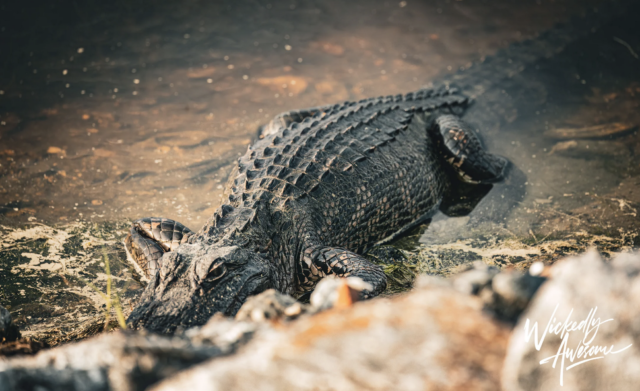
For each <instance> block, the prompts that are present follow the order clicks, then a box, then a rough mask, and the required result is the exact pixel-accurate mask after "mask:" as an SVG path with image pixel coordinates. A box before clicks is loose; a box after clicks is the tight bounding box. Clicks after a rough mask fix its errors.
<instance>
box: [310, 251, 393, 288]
mask: <svg viewBox="0 0 640 391" xmlns="http://www.w3.org/2000/svg"><path fill="white" fill-rule="evenodd" d="M301 266H302V270H301V273H302V275H301V276H300V277H301V278H300V280H301V284H302V285H303V286H305V287H309V288H310V287H312V286H313V285H315V282H317V281H318V280H319V279H320V278H322V277H324V276H326V275H329V274H334V275H336V276H338V277H343V278H346V277H360V278H361V279H362V280H364V281H365V282H368V283H369V284H371V286H372V287H373V288H372V289H371V290H370V291H369V290H364V291H362V295H363V299H368V298H370V297H375V296H378V295H379V294H380V293H382V292H383V291H384V290H385V289H386V288H387V277H386V276H385V274H384V272H383V271H382V268H381V267H380V266H377V265H375V264H373V263H371V262H369V261H368V260H366V259H365V258H364V257H362V256H360V255H358V254H356V253H354V252H351V251H348V250H344V249H341V248H335V247H321V246H316V247H309V248H307V249H306V250H305V251H304V253H303V255H302V263H301Z"/></svg>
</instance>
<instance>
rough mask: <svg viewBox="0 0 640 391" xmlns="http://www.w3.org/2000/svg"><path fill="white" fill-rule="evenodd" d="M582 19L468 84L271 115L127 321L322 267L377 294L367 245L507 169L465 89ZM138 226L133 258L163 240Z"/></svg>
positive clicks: (532, 55) (175, 312)
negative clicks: (222, 197) (472, 122)
mask: <svg viewBox="0 0 640 391" xmlns="http://www.w3.org/2000/svg"><path fill="white" fill-rule="evenodd" d="M596 16H602V12H600V13H599V14H597V15H596ZM592 17H593V16H592ZM605 19H606V18H605ZM583 25H586V26H589V28H591V27H593V26H594V25H596V24H595V22H594V21H593V20H590V19H585V20H579V21H577V22H574V23H573V24H571V25H570V26H569V27H567V28H562V29H555V30H552V31H551V32H549V33H547V34H545V35H543V36H542V37H541V38H540V39H539V40H535V41H529V42H525V43H522V44H518V45H516V46H514V47H513V48H512V49H511V50H506V51H503V52H501V53H500V54H499V55H497V56H496V57H495V58H494V59H492V60H489V61H487V62H486V63H485V64H481V65H476V66H474V67H473V68H472V69H470V70H468V71H467V72H466V73H464V74H458V75H455V76H454V77H453V79H455V80H457V84H459V85H460V86H461V90H457V89H455V88H449V83H448V82H443V83H441V84H440V86H439V87H434V88H428V89H423V90H420V91H417V92H415V93H409V94H406V95H398V96H388V97H381V98H374V99H367V100H363V101H360V102H345V103H342V104H337V105H335V106H323V107H319V108H313V109H307V110H301V111H294V112H289V113H284V114H282V115H280V116H278V117H276V118H275V119H274V120H273V121H272V122H271V123H270V124H269V125H267V126H266V127H265V128H264V130H265V133H266V134H267V135H266V137H265V138H264V139H262V140H260V141H258V142H257V143H255V144H254V145H253V146H252V147H251V148H250V149H249V150H248V151H247V153H246V154H245V155H244V156H243V157H242V158H240V159H239V161H238V165H237V168H236V173H235V175H234V176H233V181H232V183H231V184H230V186H229V189H228V190H229V193H230V194H229V198H228V200H227V202H225V203H224V204H223V205H222V206H221V207H220V208H219V209H218V210H217V212H216V213H215V214H214V215H213V216H212V217H211V219H210V220H209V221H208V222H207V224H206V225H205V226H204V227H203V228H202V229H201V230H200V231H199V232H198V233H197V234H193V235H191V234H190V232H186V231H184V232H185V233H186V236H187V237H188V240H187V243H183V244H181V245H180V246H178V247H177V248H176V249H172V251H168V252H164V253H163V254H164V255H162V258H157V259H155V260H154V262H157V263H158V264H159V271H158V272H157V273H155V274H150V275H149V276H148V277H149V278H150V283H149V286H148V287H147V289H146V291H145V293H144V294H143V296H142V297H141V299H140V303H139V305H138V306H137V307H136V309H135V310H134V311H133V313H132V314H131V316H130V318H129V322H130V324H131V325H132V326H133V327H145V328H147V329H150V330H154V331H159V332H165V333H171V332H173V331H175V330H176V328H178V327H180V328H186V327H191V326H194V325H200V324H203V323H204V322H206V321H207V320H208V319H209V318H210V317H211V315H213V314H214V313H216V312H222V313H224V314H226V315H233V314H235V313H236V312H237V311H238V309H239V308H240V306H241V305H242V303H243V302H244V301H245V299H246V298H247V297H248V296H250V295H253V294H257V293H259V292H262V291H263V290H265V289H269V288H275V289H277V290H279V291H280V292H283V293H288V294H292V295H300V294H302V293H303V292H306V291H309V290H311V289H313V287H314V285H315V283H317V281H318V280H319V279H321V278H322V277H323V276H325V275H328V274H334V275H337V276H340V277H347V276H357V277H360V278H362V279H363V280H365V281H366V282H368V283H370V284H371V285H372V287H373V288H372V290H370V291H365V292H364V293H363V294H364V296H365V297H372V296H375V295H377V294H379V293H380V292H382V291H383V290H384V289H385V287H386V278H385V276H384V273H383V272H382V270H381V269H380V268H379V267H378V266H376V265H374V264H372V263H370V262H368V261H367V260H366V259H365V258H363V257H362V256H361V254H363V253H365V252H366V251H367V250H368V249H369V248H371V247H372V246H374V245H375V244H376V243H379V242H381V241H383V240H386V239H390V238H392V237H393V236H394V235H397V234H399V233H402V232H404V231H406V230H407V229H410V228H411V227H413V226H415V225H416V224H419V223H421V222H422V221H424V220H425V219H427V218H429V217H430V216H431V215H432V214H433V213H435V212H436V211H437V210H438V208H439V207H441V206H442V209H443V211H445V212H447V211H455V210H459V208H456V204H455V202H452V200H454V199H457V197H458V196H457V194H458V193H460V192H461V191H462V190H461V189H463V188H464V186H463V182H467V183H479V184H486V183H491V182H493V181H496V180H499V179H500V178H501V177H502V175H503V172H504V168H505V166H506V161H505V160H504V159H502V158H499V157H496V156H494V155H491V154H489V153H487V152H485V151H484V150H483V149H482V147H481V145H480V142H479V140H478V139H477V137H476V135H475V134H474V132H473V130H472V129H471V128H470V127H469V126H468V125H467V124H465V123H464V122H463V121H461V120H460V118H459V117H461V116H462V115H464V113H465V111H466V109H467V108H468V107H469V105H470V102H471V98H472V97H477V96H478V95H481V94H482V93H483V92H484V91H485V90H487V88H488V86H489V85H491V84H496V83H497V82H499V81H500V80H502V79H504V78H507V77H509V76H510V75H511V74H512V73H514V72H517V71H518V70H521V69H523V68H524V67H525V66H526V65H528V64H530V63H532V62H533V61H535V60H537V59H539V58H541V57H544V56H546V55H548V53H550V52H553V51H557V50H558V49H561V48H563V47H564V46H565V45H567V44H568V43H570V42H571V41H572V40H574V39H576V38H578V37H579V36H581V35H582V31H583V30H581V29H580V28H579V27H581V26H582V27H584V26H583ZM485 186H486V185H485ZM136 224H137V225H138V226H140V224H141V223H139V222H137V223H134V229H132V232H131V239H129V240H128V247H129V248H130V250H132V251H131V252H132V253H136V251H137V254H138V257H139V254H141V253H144V251H141V250H136V247H135V246H133V245H134V244H136V243H138V244H141V245H142V247H144V246H151V245H153V243H154V242H155V241H154V239H153V238H151V237H150V236H149V234H148V233H147V234H145V232H148V231H149V230H148V229H147V230H145V229H139V228H136V226H135V225H136ZM180 229H182V228H180ZM181 232H182V231H181ZM180 240H181V241H182V236H181V237H180ZM156 248H158V247H156ZM163 251H166V249H163ZM134 255H135V254H134ZM138 259H139V260H140V258H138ZM141 261H142V262H139V263H141V264H143V263H144V262H149V261H150V260H149V259H146V258H145V259H142V260H141ZM149 270H150V268H147V270H146V271H145V272H148V271H149Z"/></svg>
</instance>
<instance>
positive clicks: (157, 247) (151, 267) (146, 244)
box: [124, 217, 193, 280]
mask: <svg viewBox="0 0 640 391" xmlns="http://www.w3.org/2000/svg"><path fill="white" fill-rule="evenodd" d="M191 235H193V231H191V230H190V229H189V228H187V227H185V226H184V225H182V224H180V223H179V222H177V221H174V220H171V219H165V218H163V217H146V218H144V219H139V220H136V221H134V222H133V223H132V224H131V230H130V231H129V235H127V237H126V238H125V240H124V243H125V247H126V249H127V252H128V254H129V256H130V257H131V259H132V261H133V262H134V264H136V265H137V266H138V269H140V270H138V271H139V272H142V274H143V276H144V277H145V278H146V279H147V280H148V279H150V278H151V277H153V276H154V275H155V273H156V271H157V270H158V269H159V268H160V266H161V265H160V259H161V258H162V256H163V255H164V253H166V252H169V251H173V250H175V249H176V248H177V247H178V246H179V245H181V244H182V243H186V242H187V240H188V239H189V237H191Z"/></svg>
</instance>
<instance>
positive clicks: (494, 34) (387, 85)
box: [0, 0, 640, 333]
mask: <svg viewBox="0 0 640 391" xmlns="http://www.w3.org/2000/svg"><path fill="white" fill-rule="evenodd" d="M103 3H104V2H98V1H86V2H80V3H73V2H62V3H57V4H49V3H44V2H43V3H41V4H38V3H35V5H36V6H35V7H34V4H15V3H12V4H3V5H0V11H2V12H1V13H3V14H5V15H11V16H12V17H11V18H10V19H4V20H2V21H1V22H0V41H1V42H2V44H1V45H2V46H0V51H1V53H2V55H0V67H1V68H0V69H1V72H0V225H2V227H3V228H2V229H3V233H4V239H3V241H2V242H1V243H0V244H1V245H2V246H1V247H0V252H1V253H0V254H1V255H0V257H1V261H0V262H1V263H0V281H2V286H1V287H0V303H2V304H3V305H5V306H7V307H11V308H10V310H11V312H12V313H13V314H14V317H16V318H18V319H19V324H20V325H21V327H23V328H24V329H25V330H27V333H28V332H29V331H30V330H31V331H32V332H33V333H36V332H39V331H41V330H43V329H51V328H56V327H58V328H60V327H62V326H60V324H54V323H52V322H53V321H51V322H49V323H47V322H46V321H45V320H43V319H48V317H47V316H44V315H43V313H54V312H55V310H56V309H60V308H64V307H65V306H71V307H73V309H74V310H73V311H76V309H77V311H79V312H77V313H83V314H86V316H89V317H93V318H92V319H94V318H95V319H97V318H99V317H100V316H102V315H101V311H102V305H103V304H104V300H103V299H102V298H101V297H100V296H99V295H97V294H95V292H94V291H92V290H91V289H89V288H87V286H85V285H86V284H85V285H83V283H82V281H80V280H77V281H75V282H74V281H71V282H69V281H67V282H65V280H64V278H66V277H64V276H67V275H75V276H77V275H79V274H82V273H85V275H84V277H83V278H84V279H85V280H88V281H93V282H94V283H95V284H96V285H97V286H98V287H99V288H100V289H105V288H106V287H105V279H104V273H103V270H102V268H103V267H104V266H102V265H101V262H102V261H101V259H102V258H103V254H102V252H101V250H100V248H102V247H104V248H107V249H108V252H109V257H110V259H112V262H113V263H114V265H115V266H114V269H113V270H112V272H113V273H114V275H117V277H118V278H119V279H118V280H117V282H116V285H117V286H118V289H120V290H121V291H122V292H123V295H124V293H126V291H127V290H131V289H134V288H136V287H140V285H139V284H138V283H137V282H136V281H135V278H134V277H135V274H134V273H132V271H131V270H129V268H128V266H127V265H126V262H124V261H123V252H122V246H121V244H120V240H121V238H122V236H123V234H124V228H125V227H126V222H127V221H130V220H131V219H135V218H139V217H144V216H151V215H153V216H164V217H169V218H173V219H176V220H178V221H181V222H182V223H184V224H185V225H187V226H189V227H190V228H192V229H194V230H197V229H199V228H200V227H201V226H202V225H203V223H204V222H205V220H206V219H207V218H208V217H209V216H210V215H211V214H212V213H213V211H214V210H215V209H216V207H217V206H218V205H219V203H220V201H221V197H222V189H223V186H224V184H225V182H226V180H227V176H228V174H229V172H230V170H231V167H232V165H233V162H234V161H235V159H236V158H237V157H238V156H239V155H240V154H242V153H243V152H244V151H245V150H246V148H247V146H248V145H249V144H250V143H251V141H252V139H254V138H255V136H256V129H257V128H258V126H260V125H261V124H263V123H265V122H267V121H268V120H269V119H270V118H272V117H273V116H274V115H276V114H278V113H280V112H282V111H288V110H292V109H297V108H304V107H311V106H317V105H321V104H329V103H335V102H339V101H343V100H357V99H362V98H366V97H371V96H378V95H390V94H397V93H404V92H408V91H412V90H415V89H417V88H419V87H420V86H423V85H426V84H428V83H429V82H430V81H432V80H434V78H435V77H437V76H438V75H441V74H443V73H446V72H447V71H451V70H455V69H457V68H459V67H460V66H463V65H465V64H467V63H468V62H469V61H472V60H475V59H477V58H479V57H481V56H484V55H490V54H491V53H494V52H495V51H496V50H497V49H499V48H501V47H505V46H506V45H508V43H511V42H515V41H520V40H522V39H524V38H526V37H529V36H532V35H534V34H535V33H536V32H538V31H542V30H544V29H546V28H548V27H550V26H552V25H553V24H554V23H555V22H557V21H561V20H565V19H566V18H567V17H568V16H569V15H572V14H575V13H576V12H578V11H579V10H580V9H581V8H582V7H583V6H584V5H586V4H587V3H590V4H595V3H597V1H589V2H585V1H578V0H575V1H553V2H550V1H538V2H535V1H531V2H509V1H492V2H489V1H479V0H478V1H469V0H464V1H457V0H456V1H453V0H451V1H421V2H418V1H407V2H404V1H403V2H397V1H387V2H385V1H377V0H376V1H372V0H367V1H364V0H363V1H349V2H338V1H322V2H320V1H315V2H313V1H286V2H275V1H274V2H271V3H270V4H268V3H267V2H257V1H233V2H231V1H228V2H222V1H218V2H199V1H181V2H163V3H162V4H158V3H157V2H150V1H140V0H136V1H129V2H125V1H120V2H113V3H111V2H108V3H109V4H103ZM629 19H631V18H629ZM634 29H635V30H634ZM637 53H640V34H638V30H637V27H633V21H631V20H624V19H621V20H620V21H619V22H618V23H614V24H613V25H612V26H610V27H607V28H605V29H604V30H602V31H600V32H598V33H596V34H595V35H593V36H590V37H588V38H585V39H583V40H581V41H580V42H577V43H576V44H575V45H573V46H571V47H570V48H568V50H567V51H565V53H563V54H562V55H561V56H559V57H558V58H557V59H556V58H554V59H551V60H549V61H543V62H541V63H540V64H538V66H537V68H533V69H530V70H527V71H525V73H523V74H522V75H520V76H519V77H518V78H516V80H514V81H513V83H512V84H509V83H507V84H506V85H505V87H504V89H505V94H507V95H509V98H508V99H505V102H507V103H508V104H507V103H505V107H504V110H505V115H504V117H505V118H504V119H505V120H504V121H501V122H499V123H491V124H486V123H485V124H483V126H482V128H481V129H480V131H481V133H482V135H483V138H484V141H485V143H486V145H487V147H488V148H489V149H490V150H491V151H494V152H496V153H498V154H501V155H503V156H505V157H507V158H509V159H510V160H511V161H512V162H513V164H514V166H516V167H517V168H518V169H519V170H520V171H521V172H522V173H523V174H524V176H526V178H525V179H524V187H523V188H521V190H523V194H519V193H518V190H517V189H516V190H514V188H513V186H511V187H510V185H511V184H510V183H507V184H500V185H497V186H496V187H495V188H494V189H493V190H492V192H491V193H490V194H489V195H488V196H487V198H486V199H485V200H483V202H482V203H481V204H480V205H479V206H478V207H477V208H476V209H475V210H474V212H473V213H472V214H471V215H470V216H467V217H458V218H445V217H444V216H443V215H438V216H436V217H435V218H434V221H433V222H432V223H431V224H430V225H428V226H424V227H422V229H421V230H420V232H416V233H415V235H414V236H412V237H409V238H407V239H405V240H404V242H403V243H401V247H402V248H406V249H411V250H412V252H411V253H410V254H409V255H410V256H413V257H418V259H422V260H423V261H424V262H423V266H424V270H423V271H428V272H434V270H439V269H442V268H444V269H446V270H447V273H448V271H450V270H454V269H455V267H457V266H458V265H459V264H460V263H463V261H464V262H468V261H470V260H474V259H484V260H485V261H487V260H488V261H489V262H494V263H495V264H498V265H501V266H516V267H526V265H528V264H529V263H530V261H532V260H534V259H543V260H548V261H553V260H555V259H557V257H558V256H559V255H560V254H563V253H566V252H570V251H581V250H583V249H584V248H586V247H588V246H591V245H595V246H598V247H599V248H600V249H601V250H602V251H616V250H621V249H628V248H632V247H634V246H638V245H639V242H638V235H637V229H638V223H639V219H640V216H638V209H639V208H640V169H639V168H638V167H639V166H640V164H639V163H640V158H639V157H638V156H640V136H639V135H638V132H637V126H638V125H639V124H640V118H639V116H638V112H640V111H639V110H638V107H639V105H640V74H639V73H638V71H637V70H638V66H639V65H640V60H639V59H638V57H637ZM476 110H482V102H479V105H477V108H476ZM471 118H473V117H471ZM594 124H602V125H604V128H602V129H591V130H589V129H588V127H589V126H592V125H594ZM616 126H620V127H621V128H620V129H622V130H624V131H620V132H617V133H614V134H612V135H609V136H602V135H603V134H604V133H603V132H606V131H607V130H609V131H610V130H611V129H614V130H615V129H617V128H616ZM563 129H564V130H563ZM503 200H505V201H503ZM510 201H517V203H516V204H515V206H514V207H513V209H512V211H511V213H510V214H508V215H502V214H499V213H498V214H495V213H494V211H495V209H496V205H500V204H502V203H504V204H507V203H509V202H510ZM487 216H489V217H487ZM505 219H506V220H505ZM94 223H97V224H98V225H95V224H94ZM54 226H55V227H56V228H55V231H54V228H52V227H54ZM56 232H57V233H56ZM96 232H102V235H103V236H104V237H105V238H106V237H108V239H100V240H103V242H100V243H101V244H100V245H99V246H97V247H96V246H92V245H90V244H89V245H87V244H86V243H95V242H96V239H95V238H96V237H97V236H96ZM56 235H58V236H56ZM60 235H62V236H64V237H63V238H62V237H59V236H60ZM55 238H58V239H60V240H58V239H55ZM92 238H93V239H92ZM56 240H58V242H60V241H62V242H64V243H75V242H77V243H76V247H74V246H72V245H70V244H69V245H67V246H66V247H65V246H62V247H57V248H62V249H63V250H62V251H59V252H58V253H53V255H52V252H51V246H53V247H54V249H55V248H56V247H55V246H54V243H58V242H56ZM92 240H93V242H92ZM74 241H75V242H74ZM39 243H40V244H39ZM83 243H85V244H84V247H83ZM38 246H40V247H38ZM86 246H89V247H88V248H90V249H91V250H90V251H89V250H87V249H86V248H85V247H86ZM81 248H82V249H81ZM474 249H475V250H474ZM479 249H481V250H479ZM474 251H475V252H474ZM33 254H36V255H33ZM461 254H462V255H464V254H467V255H468V256H461ZM469 254H471V255H469ZM70 258H73V260H70ZM67 261H68V262H67ZM523 261H526V262H523ZM67 265H75V266H73V267H67ZM74 268H75V269H74ZM27 271H28V273H27ZM21 273H22V274H21ZM27 274H28V276H27V277H28V278H25V275H27ZM444 274H446V273H444ZM63 277H64V278H63ZM15 283H20V284H25V285H28V289H23V288H20V287H19V286H17V285H15ZM55 291H64V292H71V293H73V294H74V295H76V296H69V297H68V298H66V299H64V300H61V299H60V298H59V297H58V296H55V297H52V296H51V295H52V292H55ZM92 292H93V293H92ZM71 293H70V294H71ZM124 296H126V295H124ZM124 296H123V297H124ZM85 300H86V301H85ZM123 300H125V301H126V297H124V299H123ZM34 302H39V303H43V304H42V305H43V306H48V307H47V308H49V307H50V308H49V309H51V308H53V309H51V311H49V309H47V310H46V311H44V310H42V308H41V307H38V306H34V305H32V304H33V303H34ZM83 316H84V315H83ZM29 317H31V318H29ZM35 318H37V319H38V322H40V323H37V322H35V321H33V319H35ZM43 322H44V323H46V327H45V326H43V325H42V323H43ZM65 322H67V323H65V324H66V325H69V324H72V323H73V319H72V318H69V319H67V320H65ZM38 324H41V326H38ZM65 327H66V326H65Z"/></svg>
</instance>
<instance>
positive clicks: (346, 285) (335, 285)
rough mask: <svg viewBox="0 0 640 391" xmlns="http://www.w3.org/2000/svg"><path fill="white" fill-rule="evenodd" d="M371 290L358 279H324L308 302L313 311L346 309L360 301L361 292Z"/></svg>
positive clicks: (367, 284)
mask: <svg viewBox="0 0 640 391" xmlns="http://www.w3.org/2000/svg"><path fill="white" fill-rule="evenodd" d="M367 289H372V287H371V285H370V284H369V283H366V282H364V281H363V280H362V279H361V278H359V277H348V278H336V277H333V276H329V277H325V278H323V279H322V280H320V282H319V283H318V285H316V288H315V289H314V290H313V293H311V298H310V299H309V302H310V303H311V307H313V309H314V310H315V311H323V310H328V309H330V308H346V307H350V306H351V305H352V304H353V303H355V302H357V301H360V300H362V297H361V296H362V295H361V292H362V291H364V290H367Z"/></svg>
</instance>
